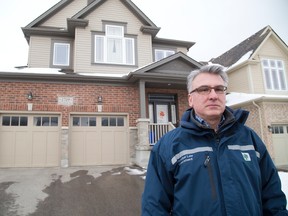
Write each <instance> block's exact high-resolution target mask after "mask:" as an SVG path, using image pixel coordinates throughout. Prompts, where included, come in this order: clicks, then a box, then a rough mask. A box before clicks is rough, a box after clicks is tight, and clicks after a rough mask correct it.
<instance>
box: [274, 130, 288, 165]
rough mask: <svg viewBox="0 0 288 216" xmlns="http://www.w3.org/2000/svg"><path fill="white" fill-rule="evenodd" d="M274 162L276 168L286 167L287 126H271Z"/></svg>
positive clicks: (287, 152) (287, 158)
mask: <svg viewBox="0 0 288 216" xmlns="http://www.w3.org/2000/svg"><path fill="white" fill-rule="evenodd" d="M271 129H272V141H273V150H274V162H275V165H276V166H282V165H286V166H287V165H288V157H287V155H288V124H278V125H277V124H275V125H272V128H271Z"/></svg>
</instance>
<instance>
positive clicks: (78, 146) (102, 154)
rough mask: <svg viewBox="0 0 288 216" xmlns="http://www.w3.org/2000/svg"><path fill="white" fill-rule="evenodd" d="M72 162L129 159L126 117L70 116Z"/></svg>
mask: <svg viewBox="0 0 288 216" xmlns="http://www.w3.org/2000/svg"><path fill="white" fill-rule="evenodd" d="M70 122H71V134H70V137H71V139H70V144H71V145H70V165H71V166H84V165H114V164H115V165H116V164H127V162H128V141H127V117H126V116H81V115H80V116H79V115H77V116H76V115H74V116H71V121H70Z"/></svg>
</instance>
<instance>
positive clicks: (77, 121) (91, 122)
mask: <svg viewBox="0 0 288 216" xmlns="http://www.w3.org/2000/svg"><path fill="white" fill-rule="evenodd" d="M72 121H73V126H80V127H95V126H96V117H94V116H83V117H78V116H75V117H73V120H72Z"/></svg>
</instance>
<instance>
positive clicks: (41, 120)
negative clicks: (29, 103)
mask: <svg viewBox="0 0 288 216" xmlns="http://www.w3.org/2000/svg"><path fill="white" fill-rule="evenodd" d="M33 122H34V126H37V127H40V126H58V117H49V116H37V117H34V121H33Z"/></svg>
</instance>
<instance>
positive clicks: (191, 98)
mask: <svg viewBox="0 0 288 216" xmlns="http://www.w3.org/2000/svg"><path fill="white" fill-rule="evenodd" d="M188 104H189V106H190V107H193V97H192V95H191V94H189V95H188Z"/></svg>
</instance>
